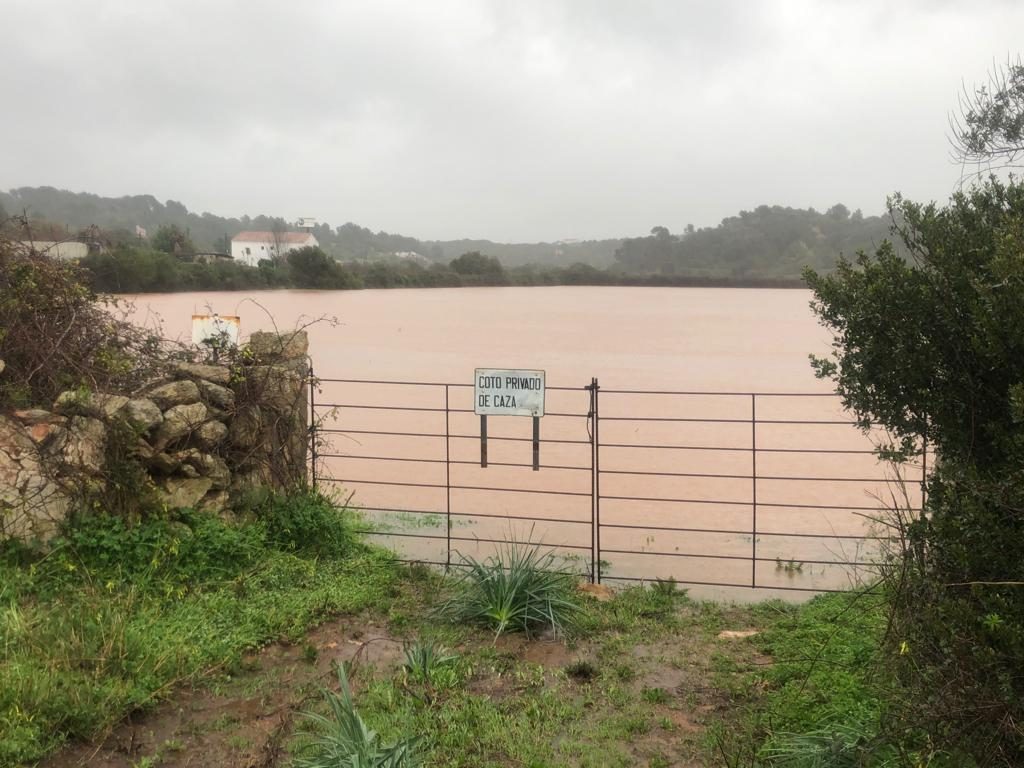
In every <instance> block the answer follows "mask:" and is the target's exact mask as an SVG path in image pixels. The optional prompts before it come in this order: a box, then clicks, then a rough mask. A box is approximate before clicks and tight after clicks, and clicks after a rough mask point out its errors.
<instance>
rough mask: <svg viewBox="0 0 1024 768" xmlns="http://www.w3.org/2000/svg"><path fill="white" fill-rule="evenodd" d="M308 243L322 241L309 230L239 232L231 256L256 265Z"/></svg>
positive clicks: (233, 243)
mask: <svg viewBox="0 0 1024 768" xmlns="http://www.w3.org/2000/svg"><path fill="white" fill-rule="evenodd" d="M307 245H320V243H319V242H318V241H317V239H316V238H315V237H313V235H311V234H310V233H309V232H239V233H238V234H237V235H235V236H234V237H232V238H231V258H232V259H234V260H235V263H236V264H248V265H250V266H253V267H254V266H256V265H257V264H259V263H260V259H270V260H271V261H273V260H276V259H279V258H280V257H282V256H284V255H285V254H286V253H288V252H289V251H294V250H297V249H299V248H305V247H306V246H307Z"/></svg>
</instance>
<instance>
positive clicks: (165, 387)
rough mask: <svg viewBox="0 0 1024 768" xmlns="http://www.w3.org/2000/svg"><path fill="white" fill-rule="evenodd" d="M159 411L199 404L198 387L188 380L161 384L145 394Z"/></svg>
mask: <svg viewBox="0 0 1024 768" xmlns="http://www.w3.org/2000/svg"><path fill="white" fill-rule="evenodd" d="M145 396H146V397H147V398H149V399H150V400H152V401H153V402H154V403H156V404H157V406H158V407H159V408H160V409H161V410H167V409H168V408H173V407H174V406H176V405H188V404H190V403H198V402H199V387H197V386H196V383H195V382H194V381H189V380H188V379H185V380H182V381H171V382H168V383H166V384H161V385H159V386H157V387H154V388H153V389H150V390H149V391H148V392H146V393H145Z"/></svg>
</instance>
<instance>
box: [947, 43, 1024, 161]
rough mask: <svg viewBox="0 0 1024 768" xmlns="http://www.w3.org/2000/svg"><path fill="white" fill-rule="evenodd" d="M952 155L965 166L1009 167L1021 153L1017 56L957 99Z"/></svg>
mask: <svg viewBox="0 0 1024 768" xmlns="http://www.w3.org/2000/svg"><path fill="white" fill-rule="evenodd" d="M960 112H961V114H960V116H959V117H954V118H953V119H952V120H951V123H952V126H953V134H954V135H953V141H952V144H953V155H954V157H955V158H956V159H957V160H959V161H961V162H963V163H966V164H982V165H996V166H1013V165H1015V164H1016V160H1017V157H1018V155H1020V154H1021V153H1024V63H1022V62H1021V60H1020V58H1019V57H1018V59H1017V61H1016V62H1012V61H1011V62H1008V63H1007V64H1006V66H1003V67H999V68H998V69H996V70H995V71H993V72H992V73H991V75H990V76H989V82H988V85H982V86H979V87H977V88H975V90H974V92H973V93H970V94H966V95H965V96H964V97H963V98H962V99H961V100H960Z"/></svg>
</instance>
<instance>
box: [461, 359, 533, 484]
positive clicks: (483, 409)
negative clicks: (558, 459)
mask: <svg viewBox="0 0 1024 768" xmlns="http://www.w3.org/2000/svg"><path fill="white" fill-rule="evenodd" d="M544 389H545V385H544V371H535V370H520V369H506V368H477V369H476V372H475V375H474V378H473V411H474V413H476V414H477V415H478V416H479V417H480V466H481V467H486V466H487V417H488V416H530V417H532V418H533V470H534V471H535V472H536V471H539V470H540V417H541V416H543V415H544Z"/></svg>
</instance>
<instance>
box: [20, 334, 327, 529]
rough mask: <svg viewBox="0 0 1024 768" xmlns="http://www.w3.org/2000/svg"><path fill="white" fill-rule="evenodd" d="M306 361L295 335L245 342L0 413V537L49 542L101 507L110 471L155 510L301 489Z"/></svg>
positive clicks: (209, 507)
mask: <svg viewBox="0 0 1024 768" xmlns="http://www.w3.org/2000/svg"><path fill="white" fill-rule="evenodd" d="M307 351H308V340H307V337H306V334H305V332H304V331H298V332H295V333H290V334H286V335H279V334H274V333H255V334H253V335H252V337H251V339H250V341H249V344H248V345H247V346H245V347H243V348H242V349H241V350H240V351H239V352H238V353H237V354H235V355H233V356H232V357H231V360H230V361H229V362H226V363H220V364H218V363H212V364H211V363H194V362H178V363H174V364H172V365H171V366H170V369H169V374H168V375H167V376H166V377H164V378H162V379H160V380H158V381H154V382H151V383H149V384H148V385H146V386H144V387H142V388H141V389H139V390H138V391H135V392H130V393H114V392H110V393H100V392H84V391H81V392H80V391H69V392H64V393H62V394H61V395H60V396H59V397H58V398H57V399H56V401H55V402H54V403H52V404H47V407H45V408H31V409H24V410H16V411H12V412H9V413H0V539H3V538H11V537H13V538H18V539H23V540H29V539H38V540H44V541H45V540H46V539H48V538H50V537H52V536H53V535H54V534H55V533H56V532H57V530H58V529H59V527H60V524H61V523H62V522H63V521H64V520H65V519H66V518H67V516H68V514H69V513H71V512H72V511H73V510H74V509H76V508H79V507H80V506H81V505H82V504H83V503H85V501H86V500H88V499H92V500H93V502H92V503H93V504H96V500H97V499H103V498H104V491H106V490H108V489H109V486H110V485H111V483H112V482H113V481H112V480H111V477H112V472H113V470H114V468H113V467H112V462H115V461H116V462H129V463H130V464H131V466H132V468H133V469H135V470H138V471H139V472H140V473H141V476H142V477H143V478H144V487H145V491H146V495H147V497H148V498H150V499H151V500H153V501H155V503H156V505H157V506H158V507H160V508H162V509H164V510H171V509H176V508H185V507H187V508H193V509H200V510H206V511H211V512H218V513H220V512H225V511H227V510H230V509H231V508H232V507H233V506H235V505H237V503H238V502H239V501H240V500H242V499H243V498H244V497H245V495H246V493H247V492H249V491H251V490H252V489H253V488H260V487H263V488H272V489H286V488H289V487H293V486H295V485H296V484H301V483H304V482H305V480H306V451H307V442H308V431H309V423H308V407H307V392H308V386H309V375H310V374H309V365H308V362H307V361H308V358H307ZM2 375H3V363H2V361H0V376H2ZM126 442H127V443H128V444H127V445H125V443H126ZM140 503H141V500H140ZM158 511H159V510H158Z"/></svg>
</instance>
